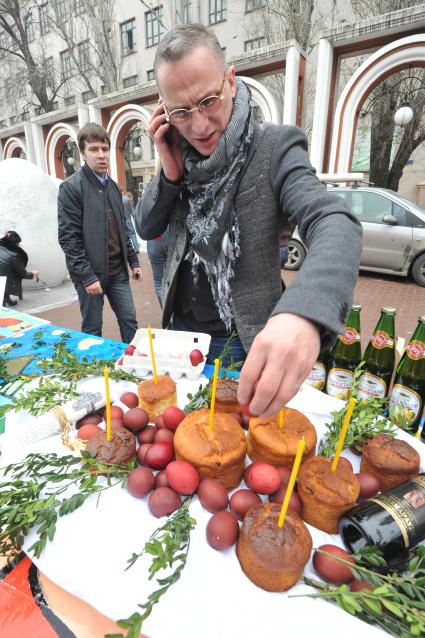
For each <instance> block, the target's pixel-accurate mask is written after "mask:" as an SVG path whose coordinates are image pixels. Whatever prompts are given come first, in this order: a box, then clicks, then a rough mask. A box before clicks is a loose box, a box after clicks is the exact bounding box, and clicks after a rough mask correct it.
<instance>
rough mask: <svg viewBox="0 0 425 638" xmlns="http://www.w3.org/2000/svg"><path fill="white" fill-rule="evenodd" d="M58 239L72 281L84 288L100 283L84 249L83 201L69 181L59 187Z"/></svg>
mask: <svg viewBox="0 0 425 638" xmlns="http://www.w3.org/2000/svg"><path fill="white" fill-rule="evenodd" d="M58 238H59V244H60V245H61V247H62V250H63V252H64V253H65V257H66V264H67V267H68V270H69V274H70V275H71V279H73V280H78V281H80V282H81V283H82V284H83V285H84V286H89V285H90V284H92V283H94V282H95V281H98V277H97V275H96V274H95V272H94V270H93V268H92V267H91V265H90V262H89V260H88V259H87V255H86V251H85V248H84V240H83V201H82V199H81V197H79V195H78V193H77V192H76V189H75V188H73V186H72V185H71V184H70V183H69V182H68V181H65V182H62V184H61V185H60V186H59V195H58Z"/></svg>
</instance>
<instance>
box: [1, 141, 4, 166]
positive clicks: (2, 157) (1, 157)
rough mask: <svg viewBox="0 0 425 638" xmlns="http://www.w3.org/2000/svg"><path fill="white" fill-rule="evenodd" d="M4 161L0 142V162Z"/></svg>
mask: <svg viewBox="0 0 425 638" xmlns="http://www.w3.org/2000/svg"><path fill="white" fill-rule="evenodd" d="M3 159H4V154H3V142H2V141H1V140H0V162H1V161H2V160H3Z"/></svg>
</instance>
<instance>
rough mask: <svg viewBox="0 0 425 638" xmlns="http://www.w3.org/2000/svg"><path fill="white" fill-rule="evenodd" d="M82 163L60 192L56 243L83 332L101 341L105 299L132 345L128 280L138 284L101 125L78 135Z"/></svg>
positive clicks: (133, 311) (133, 321)
mask: <svg viewBox="0 0 425 638" xmlns="http://www.w3.org/2000/svg"><path fill="white" fill-rule="evenodd" d="M78 146H79V149H80V153H81V155H82V157H83V159H84V161H85V163H84V165H83V166H82V168H81V170H80V171H78V172H77V173H74V174H73V175H71V177H69V178H68V179H66V180H65V181H64V182H62V184H61V185H60V187H59V196H58V225H59V243H60V245H61V247H62V250H63V251H64V253H65V258H66V265H67V268H68V271H69V274H70V277H71V279H72V282H73V284H74V286H75V289H76V291H77V294H78V300H79V302H80V310H81V315H82V319H83V321H82V326H81V329H82V331H83V332H87V333H88V334H92V335H98V336H102V316H103V300H104V296H105V295H106V296H107V297H108V300H109V303H110V304H111V308H112V310H113V311H114V313H115V315H116V317H117V320H118V325H119V329H120V334H121V339H122V341H123V342H124V343H130V341H131V340H132V339H133V337H134V334H135V332H136V330H137V320H136V308H135V306H134V301H133V296H132V294H131V288H130V282H129V277H128V266H127V264H128V265H129V266H130V268H131V271H132V278H133V279H136V280H139V279H141V278H142V271H141V268H140V266H139V260H138V258H137V255H136V253H135V252H134V248H133V245H132V243H131V241H130V239H129V236H128V233H127V227H126V222H125V217H124V209H123V203H122V197H121V192H120V189H119V187H118V184H116V183H115V182H114V181H113V180H112V179H111V178H110V177H109V175H108V166H109V152H110V148H111V140H110V138H109V134H108V132H107V131H106V130H105V129H104V128H103V127H102V126H100V125H99V124H94V123H91V122H90V123H88V124H85V125H84V126H83V127H82V128H81V129H80V131H79V133H78Z"/></svg>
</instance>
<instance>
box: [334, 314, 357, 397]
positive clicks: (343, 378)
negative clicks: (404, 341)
mask: <svg viewBox="0 0 425 638" xmlns="http://www.w3.org/2000/svg"><path fill="white" fill-rule="evenodd" d="M361 308H362V307H361V305H360V304H353V306H352V308H351V311H350V314H349V315H348V319H347V323H346V324H345V328H344V334H343V335H340V336H339V337H338V339H337V341H336V343H335V345H334V347H333V348H332V350H331V353H330V357H329V363H328V378H327V380H326V393H327V394H329V395H330V396H333V397H336V398H338V399H344V400H345V399H348V397H349V396H350V391H351V385H352V383H353V377H354V370H355V369H356V368H357V366H358V365H359V363H360V360H361V357H362V351H361V344H360V310H361Z"/></svg>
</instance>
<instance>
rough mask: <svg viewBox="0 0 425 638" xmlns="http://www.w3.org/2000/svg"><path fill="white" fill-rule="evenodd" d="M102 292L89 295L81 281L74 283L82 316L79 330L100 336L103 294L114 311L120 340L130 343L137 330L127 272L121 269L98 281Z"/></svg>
mask: <svg viewBox="0 0 425 638" xmlns="http://www.w3.org/2000/svg"><path fill="white" fill-rule="evenodd" d="M100 284H101V286H102V290H103V294H101V295H89V294H88V293H87V292H86V289H85V287H84V286H83V284H81V283H75V284H74V285H75V288H76V290H77V294H78V300H79V302H80V310H81V316H82V319H83V321H82V324H81V331H82V332H86V333H87V334H90V335H96V336H98V337H101V336H102V323H103V303H104V297H105V295H106V296H107V298H108V301H109V303H110V304H111V308H112V310H113V311H114V313H115V316H116V318H117V320H118V325H119V328H120V334H121V340H122V341H123V342H124V343H130V341H131V340H132V339H133V337H134V334H135V332H136V330H137V320H136V308H135V306H134V301H133V295H132V294H131V288H130V282H129V278H128V273H127V272H125V271H124V270H122V271H121V272H119V273H118V274H117V275H113V276H112V277H108V278H107V279H102V280H101V281H100Z"/></svg>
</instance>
